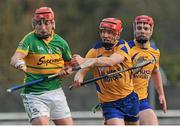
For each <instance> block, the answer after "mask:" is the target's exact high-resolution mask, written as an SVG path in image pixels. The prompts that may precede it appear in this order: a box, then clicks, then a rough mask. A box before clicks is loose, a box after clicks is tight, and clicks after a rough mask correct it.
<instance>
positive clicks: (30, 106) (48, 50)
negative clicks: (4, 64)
mask: <svg viewBox="0 0 180 127" xmlns="http://www.w3.org/2000/svg"><path fill="white" fill-rule="evenodd" d="M32 26H33V29H34V30H33V31H32V32H30V33H28V34H27V35H26V36H25V37H24V38H23V39H22V40H21V41H20V43H19V45H18V47H17V49H16V51H15V53H14V55H13V56H12V58H11V63H10V64H11V65H12V66H13V67H15V68H16V69H19V70H21V71H23V72H25V74H26V77H25V82H30V81H33V80H36V79H39V78H41V77H44V76H48V75H52V74H55V73H58V72H60V71H61V70H62V68H64V67H66V66H70V64H69V63H70V61H71V58H72V55H71V51H70V48H69V46H68V43H67V42H66V41H65V40H64V39H63V38H61V37H60V36H59V35H57V34H55V31H54V30H55V16H54V12H53V11H52V9H51V8H48V7H41V8H38V9H36V11H35V14H34V17H33V20H32ZM61 87H62V81H61V78H60V77H57V78H54V79H53V80H50V81H46V82H42V83H38V84H36V85H32V86H28V87H25V88H24V89H23V90H22V93H21V96H22V100H23V103H24V107H25V110H26V112H27V114H28V116H29V120H30V122H31V124H32V125H48V124H49V120H53V121H54V123H55V124H56V125H72V124H73V120H72V118H71V113H70V109H69V107H68V104H67V101H66V97H65V95H64V92H63V90H62V88H61Z"/></svg>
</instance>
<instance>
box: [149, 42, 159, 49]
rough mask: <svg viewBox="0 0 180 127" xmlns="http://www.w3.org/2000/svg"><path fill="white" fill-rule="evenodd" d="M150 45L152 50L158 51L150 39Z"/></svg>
mask: <svg viewBox="0 0 180 127" xmlns="http://www.w3.org/2000/svg"><path fill="white" fill-rule="evenodd" d="M150 47H151V48H152V49H153V50H155V51H158V50H159V49H158V47H157V46H156V44H155V42H154V41H151V42H150Z"/></svg>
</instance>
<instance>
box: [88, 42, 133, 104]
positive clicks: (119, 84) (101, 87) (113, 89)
mask: <svg viewBox="0 0 180 127" xmlns="http://www.w3.org/2000/svg"><path fill="white" fill-rule="evenodd" d="M113 53H118V54H120V55H122V56H124V57H125V60H124V61H123V62H122V63H119V64H116V65H114V66H112V67H95V68H94V69H93V74H94V77H99V76H102V75H105V74H108V73H112V72H116V71H120V70H123V69H127V68H130V67H132V62H131V57H130V55H129V47H128V44H127V43H126V42H125V41H124V40H120V41H119V42H117V44H115V46H114V47H113V49H111V50H105V48H104V47H103V45H102V42H97V43H96V45H95V46H94V47H93V48H92V49H90V50H89V52H88V53H87V55H86V58H97V57H101V56H105V57H109V56H111V55H112V54H113ZM133 89H134V88H133V84H132V79H131V72H130V71H127V72H123V73H119V74H116V75H113V76H111V77H107V78H105V79H102V80H99V81H96V90H97V94H98V98H99V101H100V102H102V103H103V102H111V101H114V100H117V99H120V98H124V97H126V96H127V95H129V94H130V93H131V92H132V91H133Z"/></svg>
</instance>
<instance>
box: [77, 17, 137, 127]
mask: <svg viewBox="0 0 180 127" xmlns="http://www.w3.org/2000/svg"><path fill="white" fill-rule="evenodd" d="M121 31H122V23H121V20H119V19H116V18H105V19H103V20H102V21H101V22H100V25H99V33H100V37H101V41H98V42H97V43H96V44H95V46H94V47H93V48H91V49H90V50H89V51H88V53H87V54H86V57H85V58H82V57H81V56H79V55H75V56H74V58H73V60H76V59H77V61H79V60H80V59H81V60H82V61H83V62H82V64H87V63H88V62H90V61H91V63H92V65H91V66H90V67H89V68H85V69H81V70H80V71H78V72H77V73H76V75H75V77H74V84H73V86H74V87H80V86H81V85H80V83H82V82H83V79H84V77H85V75H86V73H87V72H88V71H89V69H92V70H93V75H94V77H99V76H101V75H104V74H107V73H111V72H115V71H118V70H121V69H126V68H129V67H132V62H131V58H130V55H129V47H128V45H127V42H125V41H124V40H122V39H120V34H121ZM119 39H120V41H119ZM92 61H93V62H92ZM96 90H97V94H98V99H99V102H100V104H101V108H102V112H103V116H104V120H105V124H107V125H124V124H130V125H137V124H139V118H138V113H139V101H138V96H137V94H136V93H135V92H133V90H134V86H133V84H132V79H131V72H130V71H127V72H124V73H121V74H116V75H114V76H112V77H108V78H105V79H102V80H99V81H96Z"/></svg>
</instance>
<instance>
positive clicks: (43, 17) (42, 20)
mask: <svg viewBox="0 0 180 127" xmlns="http://www.w3.org/2000/svg"><path fill="white" fill-rule="evenodd" d="M54 18H55V17H54V12H53V11H52V9H51V8H48V7H41V8H39V9H36V11H35V14H34V17H33V20H32V26H33V28H34V29H35V34H36V35H37V37H38V38H40V39H46V38H48V37H49V36H51V35H52V31H53V29H55V21H54ZM48 22H50V26H48V27H47V28H46V30H44V31H43V30H42V28H40V25H43V24H44V25H47V24H48ZM51 26H52V28H51ZM41 31H43V32H41Z"/></svg>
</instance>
